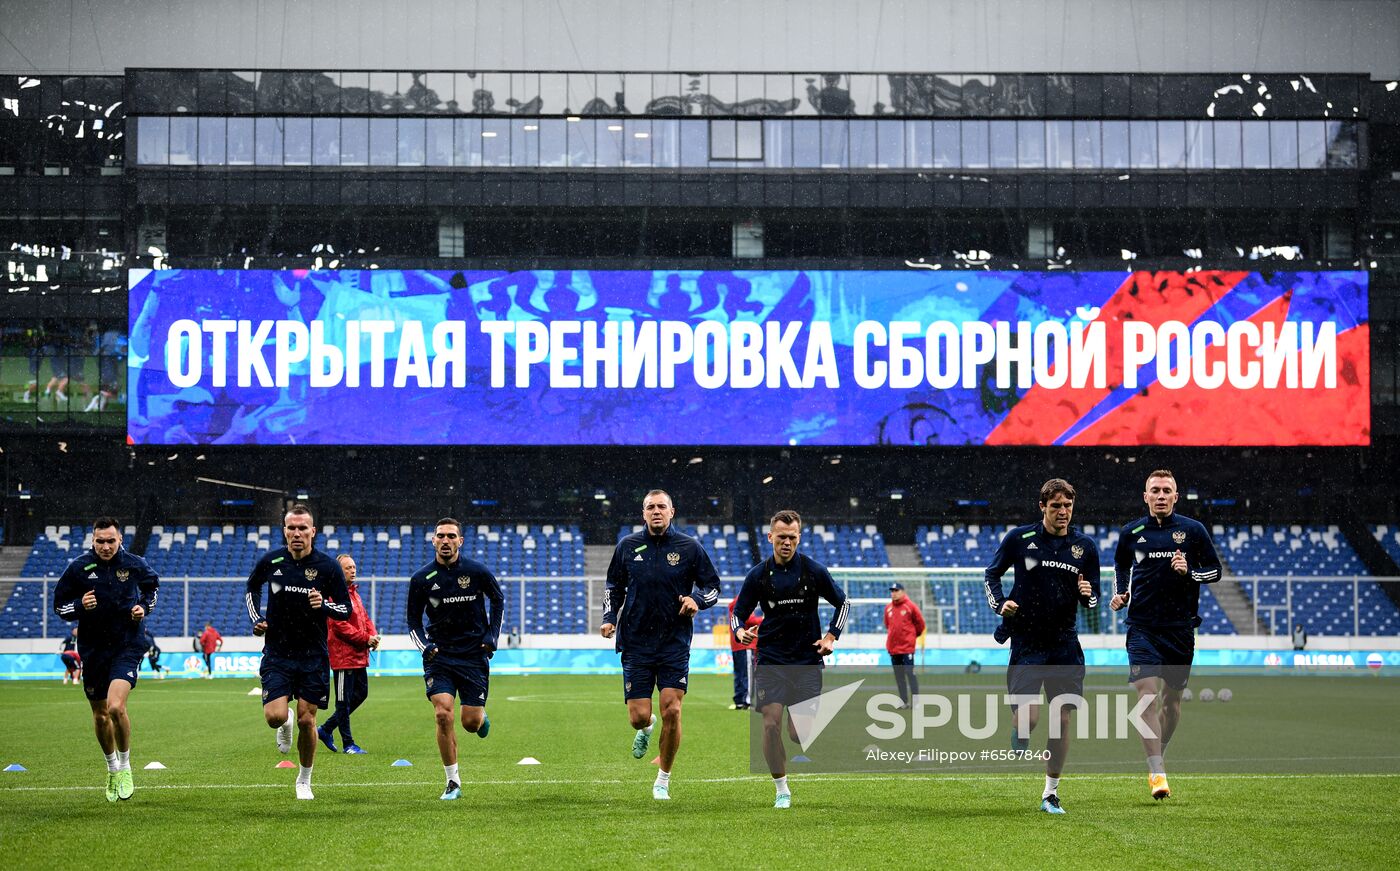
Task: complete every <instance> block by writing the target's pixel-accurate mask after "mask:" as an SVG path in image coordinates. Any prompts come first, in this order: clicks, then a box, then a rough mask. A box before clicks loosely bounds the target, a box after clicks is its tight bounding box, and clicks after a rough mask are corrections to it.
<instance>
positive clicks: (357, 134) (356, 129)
mask: <svg viewBox="0 0 1400 871" xmlns="http://www.w3.org/2000/svg"><path fill="white" fill-rule="evenodd" d="M367 163H369V119H368V118H341V119H340V165H341V166H364V165H365V164H367Z"/></svg>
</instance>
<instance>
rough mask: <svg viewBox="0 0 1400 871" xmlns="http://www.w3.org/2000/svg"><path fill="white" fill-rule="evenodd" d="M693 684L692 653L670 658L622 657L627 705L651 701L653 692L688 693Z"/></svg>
mask: <svg viewBox="0 0 1400 871" xmlns="http://www.w3.org/2000/svg"><path fill="white" fill-rule="evenodd" d="M689 680H690V651H689V650H686V651H682V652H678V653H673V654H668V655H660V656H658V655H655V654H652V655H648V656H645V657H643V656H637V655H628V654H626V653H624V654H623V655H622V693H623V696H624V697H625V698H626V699H627V701H629V702H630V701H632V700H633V699H649V698H651V694H652V691H653V690H666V689H671V690H680V691H681V692H685V691H686V690H687V689H688V687H687V686H686V683H687V682H688V681H689Z"/></svg>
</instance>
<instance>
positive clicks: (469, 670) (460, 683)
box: [423, 650, 491, 708]
mask: <svg viewBox="0 0 1400 871" xmlns="http://www.w3.org/2000/svg"><path fill="white" fill-rule="evenodd" d="M423 684H424V686H425V687H426V689H427V692H428V698H432V697H433V696H436V695H440V694H442V693H447V694H448V695H452V696H458V697H460V698H461V700H462V705H463V707H469V708H484V707H486V697H487V696H488V695H489V694H490V692H491V659H490V658H489V657H488V656H487V655H486V654H484V653H482V654H477V655H474V656H473V655H467V654H461V653H443V652H442V651H441V650H439V651H438V653H437V655H436V656H434V657H433V658H432V661H430V662H425V663H423Z"/></svg>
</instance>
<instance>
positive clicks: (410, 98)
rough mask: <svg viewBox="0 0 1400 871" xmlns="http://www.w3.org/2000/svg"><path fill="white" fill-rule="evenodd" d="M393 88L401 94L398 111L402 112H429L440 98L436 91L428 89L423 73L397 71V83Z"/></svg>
mask: <svg viewBox="0 0 1400 871" xmlns="http://www.w3.org/2000/svg"><path fill="white" fill-rule="evenodd" d="M394 90H395V92H396V93H398V94H399V95H400V96H401V99H402V102H401V103H400V106H401V107H402V108H401V109H400V110H399V111H402V112H431V111H433V110H434V109H436V108H437V104H438V103H439V102H441V100H442V97H441V96H439V95H438V94H437V93H436V92H432V91H430V89H429V88H428V83H427V82H425V81H423V73H413V72H408V73H399V83H398V85H397V86H396V87H395V88H394Z"/></svg>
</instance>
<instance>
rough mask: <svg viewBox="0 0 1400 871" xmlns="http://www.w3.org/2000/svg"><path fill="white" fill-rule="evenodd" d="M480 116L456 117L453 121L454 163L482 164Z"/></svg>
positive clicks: (458, 164)
mask: <svg viewBox="0 0 1400 871" xmlns="http://www.w3.org/2000/svg"><path fill="white" fill-rule="evenodd" d="M484 141H485V140H483V139H482V138H481V119H480V118H454V119H453V121H452V165H453V166H481V145H482V142H484Z"/></svg>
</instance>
